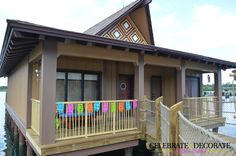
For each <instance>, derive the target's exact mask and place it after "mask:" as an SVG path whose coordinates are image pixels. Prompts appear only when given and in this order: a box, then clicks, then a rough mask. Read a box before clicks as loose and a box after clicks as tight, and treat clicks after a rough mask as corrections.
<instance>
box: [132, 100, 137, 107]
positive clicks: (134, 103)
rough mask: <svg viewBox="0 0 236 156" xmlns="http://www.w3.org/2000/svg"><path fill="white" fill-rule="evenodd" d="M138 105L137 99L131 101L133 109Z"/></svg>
mask: <svg viewBox="0 0 236 156" xmlns="http://www.w3.org/2000/svg"><path fill="white" fill-rule="evenodd" d="M137 106H138V101H137V100H134V101H133V109H136V108H137Z"/></svg>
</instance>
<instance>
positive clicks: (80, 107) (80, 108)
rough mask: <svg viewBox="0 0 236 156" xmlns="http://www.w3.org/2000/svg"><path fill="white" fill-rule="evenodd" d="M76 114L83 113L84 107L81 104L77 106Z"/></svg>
mask: <svg viewBox="0 0 236 156" xmlns="http://www.w3.org/2000/svg"><path fill="white" fill-rule="evenodd" d="M77 112H78V113H83V112H84V105H83V104H82V103H79V104H78V107H77Z"/></svg>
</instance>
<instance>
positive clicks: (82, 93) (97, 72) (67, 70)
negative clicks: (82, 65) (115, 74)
mask: <svg viewBox="0 0 236 156" xmlns="http://www.w3.org/2000/svg"><path fill="white" fill-rule="evenodd" d="M57 72H62V73H65V83H64V90H65V92H64V101H68V73H80V74H81V101H84V82H85V80H84V75H86V74H92V75H97V77H98V79H97V82H98V84H97V86H96V89H97V91H98V95H97V99H96V100H101V95H102V81H101V75H102V73H101V72H99V71H86V70H69V69H57ZM57 102H58V101H57Z"/></svg>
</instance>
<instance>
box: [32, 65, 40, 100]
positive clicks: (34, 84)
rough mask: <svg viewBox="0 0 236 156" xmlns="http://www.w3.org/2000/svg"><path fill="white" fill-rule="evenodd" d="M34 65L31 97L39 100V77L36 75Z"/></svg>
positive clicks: (33, 66)
mask: <svg viewBox="0 0 236 156" xmlns="http://www.w3.org/2000/svg"><path fill="white" fill-rule="evenodd" d="M35 69H36V66H35V65H32V98H33V99H36V100H39V97H40V94H39V91H40V78H38V77H37V76H36V72H35Z"/></svg>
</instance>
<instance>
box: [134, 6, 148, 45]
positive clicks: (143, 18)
mask: <svg viewBox="0 0 236 156" xmlns="http://www.w3.org/2000/svg"><path fill="white" fill-rule="evenodd" d="M130 18H131V19H132V21H133V22H134V23H135V25H136V26H137V28H138V29H139V31H140V32H141V34H142V35H143V37H144V38H145V40H146V41H147V43H148V44H151V37H150V33H149V26H148V20H147V14H146V11H145V7H142V8H139V9H137V10H135V11H134V12H133V13H131V14H130Z"/></svg>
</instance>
